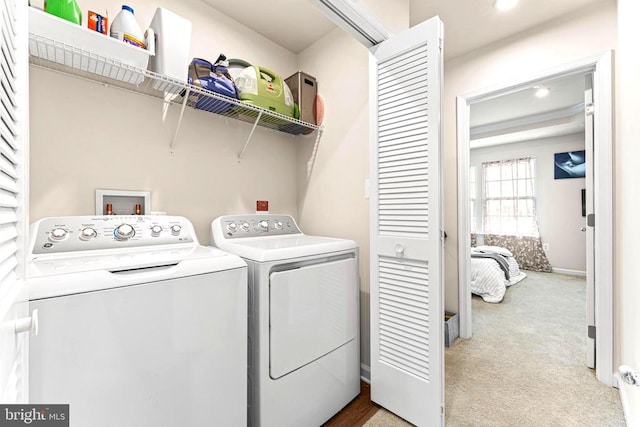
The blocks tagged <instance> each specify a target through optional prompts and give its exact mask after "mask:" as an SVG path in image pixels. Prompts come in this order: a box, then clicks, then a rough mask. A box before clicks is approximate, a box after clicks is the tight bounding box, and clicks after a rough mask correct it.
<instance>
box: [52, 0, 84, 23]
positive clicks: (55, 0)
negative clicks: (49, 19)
mask: <svg viewBox="0 0 640 427" xmlns="http://www.w3.org/2000/svg"><path fill="white" fill-rule="evenodd" d="M44 10H45V12H47V13H50V14H52V15H55V16H57V17H59V18H62V19H66V20H67V21H69V22H73V23H74V24H78V25H82V11H81V10H80V6H78V3H76V0H45V2H44Z"/></svg>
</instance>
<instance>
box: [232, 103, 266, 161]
mask: <svg viewBox="0 0 640 427" xmlns="http://www.w3.org/2000/svg"><path fill="white" fill-rule="evenodd" d="M261 118H262V111H259V112H258V117H256V121H255V123H253V127H252V128H251V132H249V137H248V138H247V141H246V142H245V143H244V146H243V147H242V150H240V153H238V161H240V160H241V159H242V155H243V154H244V152H245V150H246V149H247V145H249V141H251V137H252V136H253V133H254V132H255V131H256V127H257V126H258V123H259V122H260V119H261Z"/></svg>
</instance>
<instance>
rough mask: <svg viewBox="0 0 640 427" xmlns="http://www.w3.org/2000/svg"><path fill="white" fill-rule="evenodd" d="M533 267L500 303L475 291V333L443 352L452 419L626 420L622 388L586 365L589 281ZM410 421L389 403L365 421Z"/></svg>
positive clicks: (374, 426) (481, 422)
mask: <svg viewBox="0 0 640 427" xmlns="http://www.w3.org/2000/svg"><path fill="white" fill-rule="evenodd" d="M527 274H528V275H529V277H528V278H527V279H525V280H524V281H522V282H521V283H519V284H518V285H515V286H513V287H511V288H509V289H508V290H507V293H506V295H505V298H504V300H503V302H502V303H500V304H487V303H485V302H483V301H482V300H481V299H480V298H477V297H474V298H473V328H474V336H473V339H471V340H457V341H456V343H455V344H454V345H453V346H452V347H451V348H448V349H446V351H445V356H446V370H445V371H446V374H445V376H446V390H445V414H446V425H448V426H554V427H555V426H562V427H564V426H576V427H578V426H580V427H582V426H594V427H600V426H624V425H625V423H624V417H623V415H622V408H621V405H620V400H619V398H618V392H617V390H616V389H614V388H610V387H607V386H605V385H602V384H600V383H599V382H598V381H597V380H596V379H595V376H594V373H593V371H592V370H590V369H588V368H586V367H585V366H584V360H585V357H584V351H585V350H584V347H585V342H584V325H585V284H584V280H583V279H580V278H576V277H571V276H564V275H559V274H549V273H530V272H527ZM406 425H409V424H407V423H406V422H405V421H403V420H401V419H399V418H397V417H395V416H394V415H392V414H390V413H388V412H386V411H384V410H380V411H378V413H376V414H375V415H374V416H373V417H372V418H371V419H370V420H369V421H368V422H367V423H366V424H365V426H369V427H395V426H406Z"/></svg>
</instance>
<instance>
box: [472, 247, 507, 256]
mask: <svg viewBox="0 0 640 427" xmlns="http://www.w3.org/2000/svg"><path fill="white" fill-rule="evenodd" d="M476 249H477V250H478V251H480V252H488V253H496V254H500V255H504V256H511V257H512V256H513V254H512V253H511V251H510V250H509V249H506V248H501V247H500V246H476Z"/></svg>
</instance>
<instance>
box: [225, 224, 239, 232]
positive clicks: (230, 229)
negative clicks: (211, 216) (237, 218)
mask: <svg viewBox="0 0 640 427" xmlns="http://www.w3.org/2000/svg"><path fill="white" fill-rule="evenodd" d="M237 229H238V226H237V225H236V223H235V222H230V223H229V224H227V231H228V232H230V233H235V231H236V230H237Z"/></svg>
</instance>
